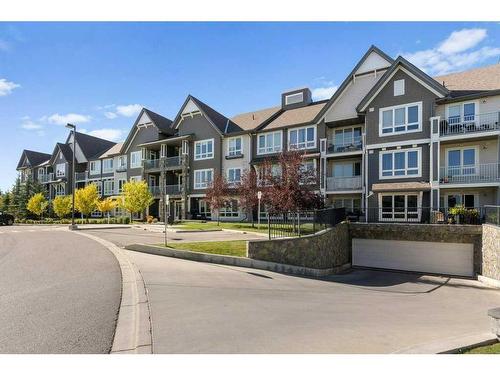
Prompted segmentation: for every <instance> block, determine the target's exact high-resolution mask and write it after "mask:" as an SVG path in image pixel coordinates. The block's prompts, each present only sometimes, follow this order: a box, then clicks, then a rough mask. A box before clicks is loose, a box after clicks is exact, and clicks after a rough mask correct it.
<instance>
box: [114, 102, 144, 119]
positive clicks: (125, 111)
mask: <svg viewBox="0 0 500 375" xmlns="http://www.w3.org/2000/svg"><path fill="white" fill-rule="evenodd" d="M141 109H142V105H140V104H129V105H117V106H116V113H117V114H118V115H121V116H125V117H132V116H135V115H137V114H138V113H139V112H140V111H141Z"/></svg>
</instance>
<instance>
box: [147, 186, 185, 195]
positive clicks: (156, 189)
mask: <svg viewBox="0 0 500 375" xmlns="http://www.w3.org/2000/svg"><path fill="white" fill-rule="evenodd" d="M149 191H150V192H151V194H153V196H154V197H159V196H160V195H161V194H162V193H164V194H170V195H176V194H181V193H182V185H165V190H164V191H163V192H162V189H161V186H150V187H149Z"/></svg>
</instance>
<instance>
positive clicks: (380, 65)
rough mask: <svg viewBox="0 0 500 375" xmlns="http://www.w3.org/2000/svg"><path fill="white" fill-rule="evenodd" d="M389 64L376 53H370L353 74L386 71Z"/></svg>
mask: <svg viewBox="0 0 500 375" xmlns="http://www.w3.org/2000/svg"><path fill="white" fill-rule="evenodd" d="M391 64H392V63H391V62H390V61H387V60H386V59H385V58H384V57H382V56H381V55H380V54H378V53H377V52H376V51H372V52H370V54H369V55H368V56H367V57H366V59H365V61H363V63H362V64H361V66H360V67H359V68H358V69H356V72H355V73H354V74H363V73H368V72H373V71H375V70H377V71H378V70H386V69H388V68H389V67H390V66H391Z"/></svg>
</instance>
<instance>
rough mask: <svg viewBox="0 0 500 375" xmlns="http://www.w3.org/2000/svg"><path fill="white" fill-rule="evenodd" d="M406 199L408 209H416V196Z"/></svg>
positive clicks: (409, 196)
mask: <svg viewBox="0 0 500 375" xmlns="http://www.w3.org/2000/svg"><path fill="white" fill-rule="evenodd" d="M407 199H408V203H407V205H408V208H411V207H413V208H416V207H417V196H416V195H408V197H407Z"/></svg>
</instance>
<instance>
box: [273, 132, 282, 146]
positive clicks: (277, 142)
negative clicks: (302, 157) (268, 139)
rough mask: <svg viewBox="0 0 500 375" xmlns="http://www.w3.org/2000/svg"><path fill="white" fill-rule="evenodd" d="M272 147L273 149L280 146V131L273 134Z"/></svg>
mask: <svg viewBox="0 0 500 375" xmlns="http://www.w3.org/2000/svg"><path fill="white" fill-rule="evenodd" d="M274 148H275V149H280V148H281V134H280V133H276V134H274Z"/></svg>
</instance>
